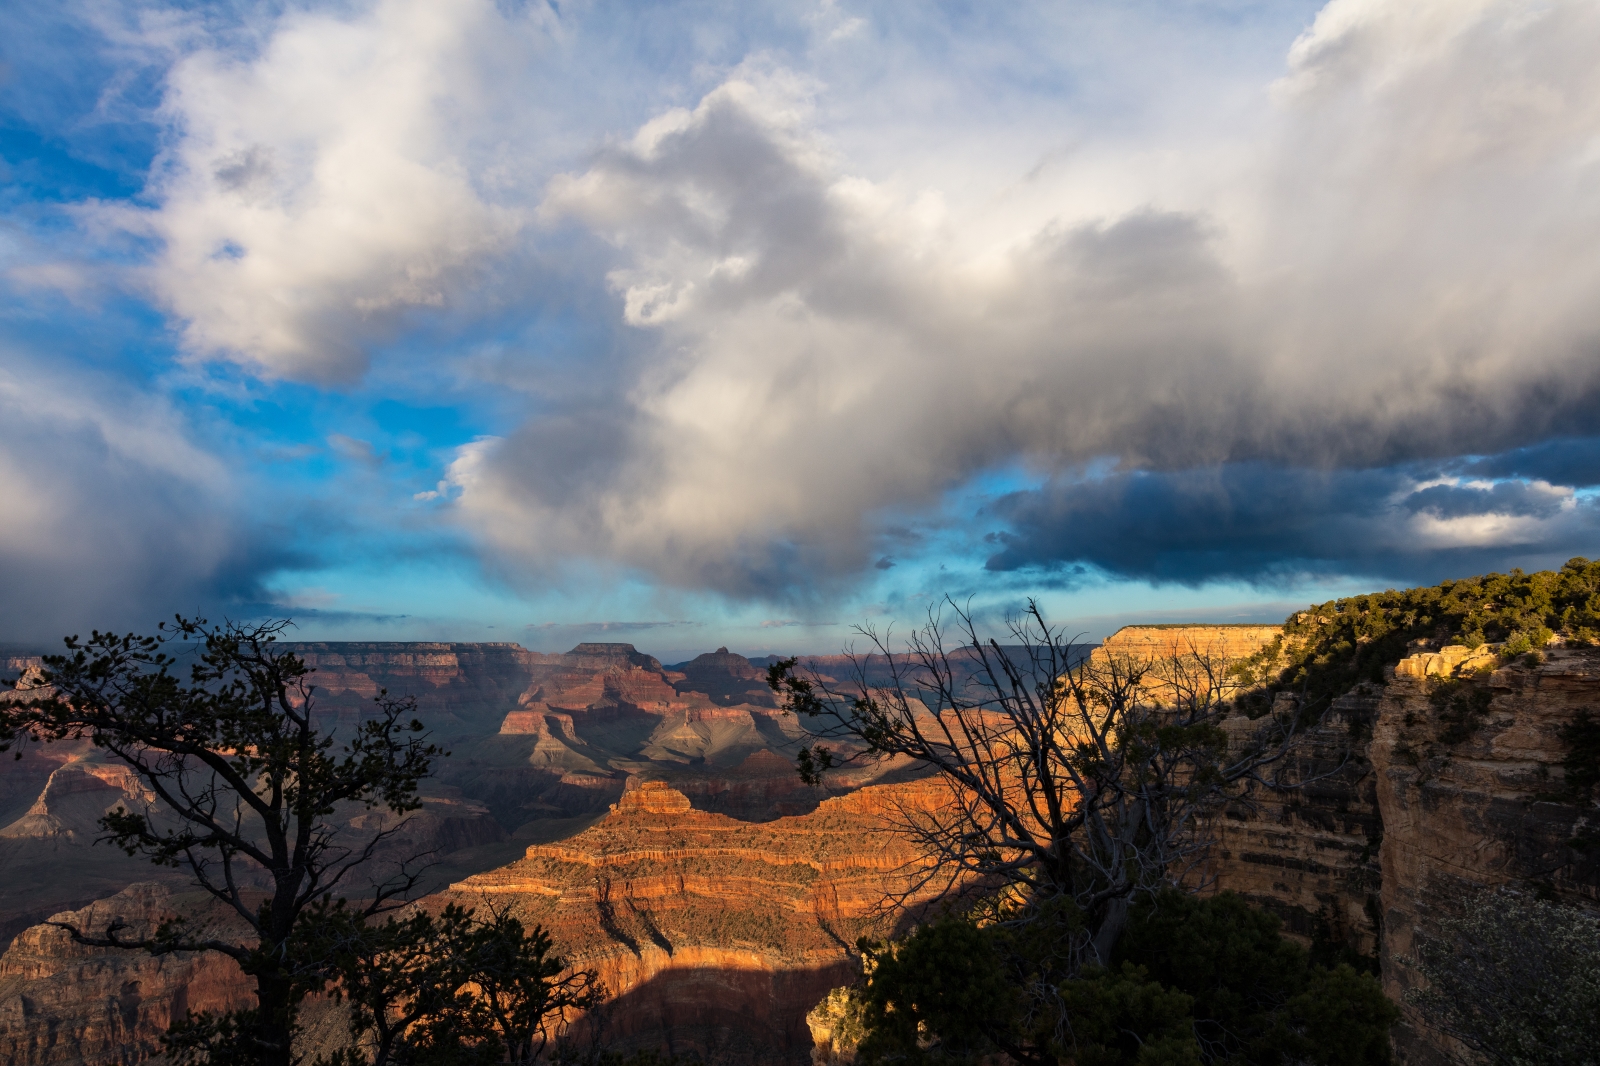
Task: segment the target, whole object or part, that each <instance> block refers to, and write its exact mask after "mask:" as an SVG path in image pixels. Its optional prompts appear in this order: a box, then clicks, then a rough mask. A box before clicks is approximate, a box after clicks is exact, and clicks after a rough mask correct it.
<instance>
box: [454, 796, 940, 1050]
mask: <svg viewBox="0 0 1600 1066" xmlns="http://www.w3.org/2000/svg"><path fill="white" fill-rule="evenodd" d="M941 795H942V792H941V790H940V789H939V787H938V786H936V785H932V784H929V783H913V784H909V785H883V786H873V787H869V788H865V789H862V790H860V791H858V792H855V793H852V794H850V795H848V796H842V797H836V798H833V799H827V800H824V801H823V802H822V803H821V805H820V806H818V807H817V809H816V810H815V811H812V812H811V813H809V814H805V815H800V816H795V817H787V818H779V819H777V820H775V821H770V822H762V823H749V822H740V821H737V820H735V819H732V818H728V817H726V816H723V815H720V814H713V813H708V812H704V811H697V810H695V809H693V807H692V806H691V804H690V802H689V798H688V797H687V796H685V795H684V794H683V793H681V792H679V791H677V790H676V789H673V788H671V787H669V786H667V785H666V784H664V783H662V782H645V783H643V784H641V785H640V786H639V787H638V788H635V789H632V790H630V791H628V792H626V793H624V794H623V796H622V797H621V799H620V800H619V801H618V802H617V803H616V804H615V805H613V807H612V809H611V812H610V813H609V814H608V815H607V816H606V817H605V818H603V819H602V820H601V821H600V822H598V823H596V824H595V825H593V826H591V827H590V828H589V829H587V830H585V831H584V832H582V833H579V834H578V835H577V836H574V837H571V838H569V839H567V840H563V841H560V842H558V843H554V844H546V845H536V846H534V847H530V848H529V849H528V851H527V854H526V856H525V857H524V858H523V859H522V860H521V861H520V862H517V863H513V864H512V865H510V866H508V867H505V868H503V869H500V870H495V871H492V872H490V873H484V874H479V875H476V876H474V877H471V878H468V879H467V880H465V881H463V882H460V883H458V884H456V885H452V886H451V889H450V891H449V892H448V893H447V894H446V895H447V896H448V897H453V898H456V899H458V900H460V901H461V902H463V903H464V904H468V905H471V904H472V903H474V902H477V901H488V902H492V903H494V904H496V905H503V904H506V903H509V904H511V905H512V906H513V908H514V910H515V911H516V912H517V913H518V914H519V915H521V916H523V917H524V919H525V920H528V921H534V922H540V923H542V924H544V925H545V926H546V927H547V928H549V929H550V930H551V931H552V933H553V935H554V936H555V937H556V939H557V943H558V944H559V945H560V947H561V949H562V951H563V952H564V954H565V955H566V957H567V958H568V959H569V961H570V962H572V964H574V965H576V966H579V967H582V968H588V969H594V970H596V971H597V972H598V973H599V974H600V977H601V979H602V980H603V981H604V982H605V984H606V985H607V987H608V988H609V989H610V990H611V991H612V992H613V993H615V994H616V999H615V1000H614V1001H613V1002H612V1003H611V1004H610V1005H609V1006H608V1007H607V1008H605V1009H604V1010H603V1011H601V1012H599V1013H598V1015H597V1016H595V1017H593V1018H590V1019H586V1020H585V1023H584V1024H586V1025H590V1026H604V1027H605V1036H606V1038H607V1039H608V1040H610V1041H612V1042H621V1043H623V1044H634V1045H637V1046H641V1047H658V1046H662V1044H663V1043H665V1044H666V1045H668V1046H669V1047H670V1049H671V1050H674V1051H679V1052H681V1051H686V1050H694V1051H698V1052H699V1053H701V1054H703V1055H709V1056H712V1057H715V1058H730V1057H731V1059H733V1060H737V1061H760V1062H780V1061H794V1062H806V1061H809V1058H808V1057H809V1054H810V1048H811V1038H810V1032H809V1030H808V1029H807V1028H806V1025H805V1015H806V1012H807V1011H808V1010H810V1009H811V1007H813V1006H814V1005H815V1004H816V1002H817V1001H818V1000H819V999H820V998H821V997H822V996H823V995H824V994H825V993H826V992H827V991H828V989H830V988H832V987H835V986H837V985H839V984H843V983H847V982H848V981H849V980H851V979H853V977H854V974H855V972H856V967H857V961H856V960H855V959H854V958H853V957H852V954H851V952H850V949H849V946H850V945H852V944H854V942H855V940H856V938H857V937H859V936H862V935H865V934H878V933H882V932H883V931H885V927H884V924H883V922H884V919H883V918H882V917H881V915H880V912H879V907H880V904H882V902H883V900H884V898H885V895H886V894H887V893H889V892H892V891H897V890H900V889H904V888H905V887H907V886H908V885H909V883H910V882H909V878H910V876H911V875H912V873H913V872H914V871H915V870H916V869H918V868H919V867H918V865H917V857H916V856H915V854H914V853H912V852H911V851H910V849H909V848H907V846H906V845H905V843H904V842H903V841H902V840H901V839H900V838H899V837H898V836H896V835H895V834H894V833H893V832H892V830H891V822H892V819H893V817H894V812H895V811H896V810H897V808H898V806H899V805H901V804H917V805H926V804H929V803H932V802H937V801H938V799H939V797H940V796H941ZM757 1052H760V1055H759V1056H758V1057H756V1058H753V1059H752V1058H750V1055H752V1054H755V1053H757Z"/></svg>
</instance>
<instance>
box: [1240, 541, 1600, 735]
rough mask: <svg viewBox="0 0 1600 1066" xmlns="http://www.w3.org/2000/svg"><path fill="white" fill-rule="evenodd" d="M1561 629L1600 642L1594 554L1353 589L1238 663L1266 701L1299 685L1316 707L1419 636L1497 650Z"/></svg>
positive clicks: (1599, 587) (1532, 643) (1379, 668)
mask: <svg viewBox="0 0 1600 1066" xmlns="http://www.w3.org/2000/svg"><path fill="white" fill-rule="evenodd" d="M1557 633H1560V634H1561V635H1562V636H1563V637H1565V638H1566V640H1567V641H1568V642H1570V643H1574V644H1591V645H1592V644H1600V561H1595V562H1591V561H1590V560H1588V559H1583V558H1575V559H1572V560H1570V561H1568V562H1567V564H1566V565H1565V566H1563V567H1562V568H1561V569H1560V570H1541V571H1539V572H1537V573H1532V574H1525V573H1523V572H1522V571H1521V570H1512V571H1511V572H1510V573H1509V574H1485V575H1483V576H1481V577H1471V578H1465V579H1462V580H1459V581H1443V582H1440V583H1439V584H1437V585H1428V586H1425V587H1422V588H1413V589H1403V590H1399V591H1396V590H1394V589H1390V590H1388V591H1387V592H1375V593H1371V594H1369V595H1362V596H1350V597H1346V598H1344V599H1339V600H1330V601H1329V602H1327V603H1324V604H1320V605H1318V606H1315V607H1311V608H1309V609H1307V610H1304V611H1301V612H1299V613H1297V614H1295V615H1293V616H1291V617H1290V618H1289V619H1288V620H1287V621H1286V622H1285V623H1284V627H1283V636H1282V637H1281V638H1280V639H1278V640H1276V641H1274V642H1273V644H1272V645H1271V646H1269V647H1267V648H1265V649H1263V650H1262V651H1261V652H1259V653H1258V654H1256V655H1254V656H1252V657H1251V658H1250V659H1248V660H1246V661H1245V662H1244V663H1243V664H1241V666H1240V668H1239V669H1240V673H1241V675H1242V676H1241V680H1242V681H1243V682H1244V683H1245V684H1246V685H1247V686H1255V688H1256V691H1255V692H1254V694H1253V695H1252V697H1251V698H1250V699H1249V700H1248V701H1247V702H1250V703H1252V704H1254V705H1255V706H1254V707H1253V708H1252V711H1254V710H1264V709H1265V706H1266V705H1268V704H1270V702H1271V700H1272V697H1273V696H1274V695H1275V694H1276V693H1278V692H1293V693H1296V694H1302V693H1303V694H1304V696H1305V707H1306V709H1307V710H1313V711H1314V710H1320V709H1321V708H1323V707H1325V706H1327V704H1328V703H1329V702H1330V701H1332V700H1333V699H1334V698H1335V697H1337V696H1340V695H1343V694H1344V693H1346V692H1348V691H1350V690H1351V689H1352V688H1354V687H1355V686H1356V685H1358V684H1361V683H1362V682H1372V683H1381V682H1382V681H1383V670H1384V667H1386V666H1392V665H1394V664H1395V663H1397V662H1399V661H1400V660H1401V659H1403V658H1405V656H1406V654H1407V648H1406V646H1407V645H1408V644H1409V643H1410V642H1412V641H1414V640H1420V639H1428V640H1434V641H1442V642H1452V641H1453V642H1456V643H1460V644H1465V645H1467V646H1468V647H1474V648H1475V647H1481V646H1482V645H1483V644H1485V643H1500V642H1503V643H1504V645H1505V646H1504V648H1503V649H1502V652H1503V654H1505V655H1506V656H1507V657H1514V656H1516V655H1519V654H1524V653H1531V652H1534V651H1535V650H1536V649H1538V648H1539V647H1542V646H1543V645H1544V644H1545V643H1547V642H1548V641H1549V640H1550V639H1551V637H1553V636H1554V635H1555V634H1557Z"/></svg>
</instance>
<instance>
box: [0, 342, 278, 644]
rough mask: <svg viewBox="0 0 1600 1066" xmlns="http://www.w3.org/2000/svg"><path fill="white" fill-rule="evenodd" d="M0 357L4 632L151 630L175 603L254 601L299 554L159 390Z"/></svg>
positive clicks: (237, 609)
mask: <svg viewBox="0 0 1600 1066" xmlns="http://www.w3.org/2000/svg"><path fill="white" fill-rule="evenodd" d="M9 355H10V356H11V358H9V359H8V360H7V361H6V362H7V367H8V369H7V370H6V371H0V499H3V500H4V504H3V511H4V515H3V520H0V573H4V574H5V586H4V590H3V593H0V595H3V600H4V604H5V610H4V611H3V612H0V638H4V639H19V640H28V641H30V642H33V643H35V644H42V645H45V646H47V647H49V648H50V649H52V650H54V649H57V648H59V646H60V645H59V638H60V637H62V636H64V635H66V634H68V633H82V634H83V635H87V633H88V628H89V627H91V626H92V627H98V628H102V629H107V628H109V629H113V630H130V629H131V630H136V631H138V632H149V631H151V630H152V628H153V627H154V626H155V624H156V623H157V622H160V621H162V620H163V619H167V618H170V617H171V616H172V614H173V613H174V612H182V613H184V614H188V615H192V614H196V613H200V614H208V615H210V616H211V617H212V618H213V620H216V619H218V618H219V617H220V616H221V615H223V614H232V615H233V616H235V617H238V616H239V615H241V614H243V615H246V616H250V615H254V614H255V613H257V612H259V611H260V610H261V609H262V608H263V607H265V606H266V605H267V604H268V602H269V601H270V599H271V597H270V595H269V593H268V592H267V591H266V590H265V589H264V588H263V585H262V582H263V580H264V579H265V578H266V576H267V575H268V574H270V573H271V572H272V571H273V570H274V569H276V568H277V567H279V566H284V565H292V564H294V563H297V562H301V563H303V562H304V561H305V560H303V559H299V558H297V557H296V556H295V554H294V553H293V552H292V551H291V550H290V549H288V548H287V547H285V546H284V544H283V541H282V533H283V531H282V530H280V529H275V528H273V527H272V526H271V525H269V524H267V523H263V522H252V521H251V520H250V519H249V517H248V515H247V509H246V507H245V506H244V504H243V501H242V500H241V499H240V498H239V496H238V494H237V488H236V486H234V485H232V484H231V483H230V478H229V476H228V475H227V473H226V471H225V470H224V468H223V466H222V464H221V463H220V461H219V460H218V459H217V458H215V457H214V456H211V455H209V454H207V453H206V452H204V451H202V450H200V449H199V448H197V447H196V446H195V445H194V444H192V443H191V442H190V441H189V440H188V439H187V437H186V436H185V435H184V432H183V430H182V427H181V425H180V421H179V419H178V418H177V416H176V415H175V414H174V412H173V411H172V410H171V409H170V408H169V407H167V406H166V405H165V404H164V403H163V402H162V401H161V400H159V399H158V398H156V397H154V396H150V395H146V394H140V393H138V392H137V391H135V390H132V389H130V388H128V387H126V386H123V387H119V388H116V389H112V388H110V387H109V385H108V383H106V382H100V381H97V380H96V378H95V376H94V375H93V374H89V373H83V372H79V373H76V374H74V375H72V376H71V378H70V380H63V379H61V378H57V377H54V376H52V375H50V374H47V373H42V372H37V371H35V370H33V369H32V368H30V367H29V365H28V364H27V362H26V361H25V360H24V359H23V358H21V357H20V356H19V354H18V353H16V352H11V353H9Z"/></svg>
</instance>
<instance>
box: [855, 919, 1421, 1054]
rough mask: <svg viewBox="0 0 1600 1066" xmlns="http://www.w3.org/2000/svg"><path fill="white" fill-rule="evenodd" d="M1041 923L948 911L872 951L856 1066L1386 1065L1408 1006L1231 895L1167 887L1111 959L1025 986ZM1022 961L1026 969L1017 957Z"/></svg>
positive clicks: (860, 1001)
mask: <svg viewBox="0 0 1600 1066" xmlns="http://www.w3.org/2000/svg"><path fill="white" fill-rule="evenodd" d="M1038 934H1039V929H1038V928H1037V927H1031V928H1028V929H1027V930H1025V931H1023V933H1022V935H1025V936H1027V937H1029V938H1033V939H1034V940H1035V942H1033V943H1029V944H1019V943H1016V942H1015V940H1016V938H1017V936H1018V933H1017V932H1013V931H1011V930H1008V929H1007V928H1006V927H1005V926H1003V925H998V924H996V925H987V926H979V925H976V924H974V923H972V922H971V921H968V920H966V919H964V918H960V917H948V916H947V917H944V918H941V919H939V920H938V921H935V922H933V923H930V924H928V925H925V926H923V927H922V928H920V929H918V930H917V931H915V932H914V933H912V934H911V935H910V936H908V937H906V938H905V939H903V940H902V941H900V942H899V943H898V944H894V945H890V946H888V947H886V948H880V949H878V950H877V951H876V952H874V953H872V954H871V955H870V956H869V961H868V973H867V977H866V979H865V980H864V982H863V983H862V985H861V986H859V987H858V988H857V989H856V991H855V993H854V996H855V1000H856V1004H857V1007H858V1010H859V1017H860V1027H861V1030H862V1031H863V1032H864V1033H865V1036H864V1037H863V1039H862V1040H861V1043H860V1046H859V1049H858V1055H859V1059H860V1061H862V1062H863V1063H894V1062H906V1063H931V1062H951V1063H956V1062H961V1063H975V1062H979V1061H982V1060H984V1059H985V1058H986V1057H992V1056H993V1055H994V1054H995V1053H996V1052H1004V1053H1005V1054H1007V1055H1009V1056H1010V1057H1011V1058H1012V1059H1014V1060H1016V1061H1018V1062H1037V1063H1055V1062H1067V1061H1070V1062H1072V1063H1074V1064H1075V1066H1224V1064H1226V1066H1289V1064H1291V1063H1313V1064H1316V1066H1385V1064H1387V1063H1388V1062H1389V1038H1388V1033H1389V1027H1390V1026H1391V1025H1392V1024H1393V1023H1394V1022H1395V1020H1396V1019H1397V1018H1398V1017H1399V1012H1398V1011H1397V1010H1396V1009H1395V1007H1394V1005H1393V1004H1391V1003H1390V1002H1389V1001H1388V1000H1387V999H1385V998H1384V996H1383V992H1382V990H1381V989H1380V988H1379V986H1378V982H1377V980H1376V979H1375V978H1374V977H1373V976H1372V975H1371V974H1367V973H1358V972H1357V971H1356V970H1354V969H1352V968H1351V967H1349V966H1347V965H1339V966H1336V967H1333V968H1331V969H1330V968H1327V967H1322V966H1317V965H1314V964H1313V963H1312V962H1311V960H1310V957H1309V955H1308V954H1307V952H1306V951H1305V949H1303V948H1301V947H1300V946H1299V945H1297V944H1294V943H1293V942H1291V941H1288V940H1285V939H1284V938H1283V936H1282V934H1281V932H1280V930H1279V924H1278V920H1277V918H1275V917H1273V916H1272V915H1270V914H1267V913H1265V912H1263V911H1259V910H1256V909H1253V908H1251V907H1249V906H1248V905H1247V904H1246V903H1245V902H1244V901H1243V900H1242V899H1240V898H1239V897H1238V896H1235V895H1233V894H1231V893H1224V894H1222V895H1219V896H1215V897H1212V898H1209V899H1199V898H1197V897H1193V896H1186V895H1183V894H1181V893H1178V892H1176V891H1170V890H1169V891H1168V892H1165V893H1162V894H1161V895H1159V896H1157V897H1155V898H1154V899H1151V900H1147V901H1145V902H1143V903H1141V904H1140V905H1139V906H1138V907H1136V908H1135V910H1134V912H1133V914H1132V916H1131V918H1130V921H1129V925H1128V928H1127V931H1126V932H1125V933H1124V934H1123V936H1122V938H1121V940H1120V941H1119V942H1118V946H1117V950H1116V953H1115V955H1114V956H1113V958H1112V960H1111V966H1109V967H1106V966H1099V965H1090V966H1086V967H1084V968H1083V969H1082V970H1081V971H1080V972H1079V973H1078V974H1077V975H1076V976H1075V977H1073V978H1071V979H1069V980H1067V981H1065V982H1063V983H1061V984H1060V985H1058V986H1056V988H1055V994H1056V996H1057V997H1058V1000H1059V1006H1060V1010H1058V1011H1055V1012H1049V1011H1040V1010H1037V1009H1036V1007H1034V1006H1033V1005H1035V1004H1036V1003H1037V1000H1038V997H1037V995H1036V993H1035V990H1032V989H1030V988H1028V987H1027V986H1028V985H1029V983H1030V982H1032V981H1035V980H1037V979H1038V970H1037V969H1036V968H1034V967H1031V966H1029V965H1028V961H1027V960H1028V959H1029V957H1030V955H1032V956H1039V955H1043V954H1048V952H1049V945H1047V944H1041V943H1038V942H1037V936H1038ZM1019 960H1020V965H1019Z"/></svg>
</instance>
